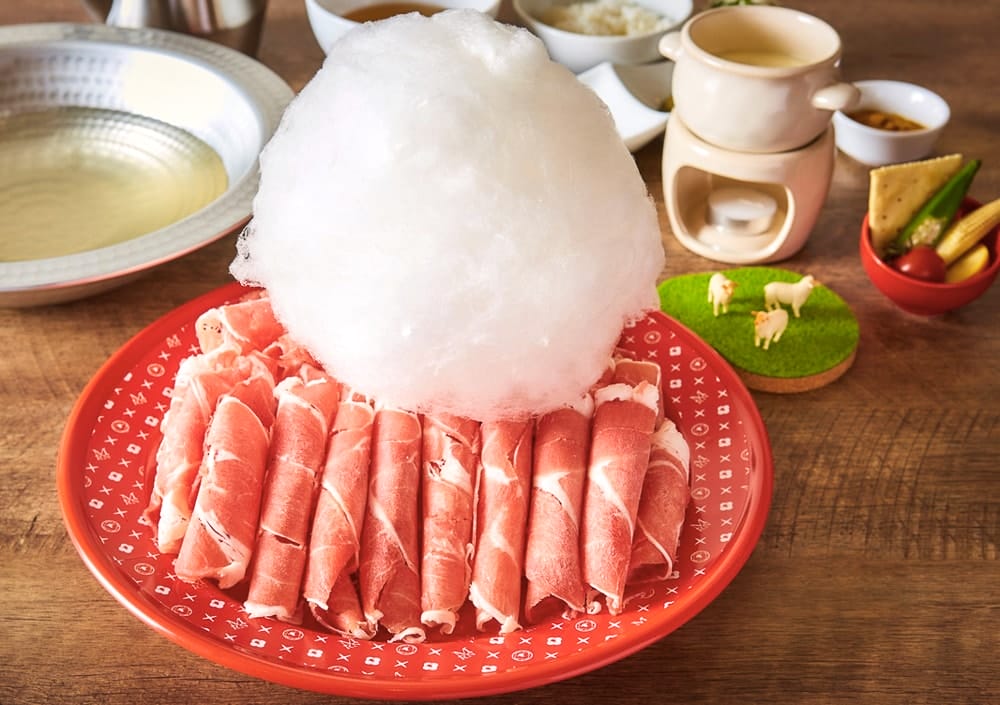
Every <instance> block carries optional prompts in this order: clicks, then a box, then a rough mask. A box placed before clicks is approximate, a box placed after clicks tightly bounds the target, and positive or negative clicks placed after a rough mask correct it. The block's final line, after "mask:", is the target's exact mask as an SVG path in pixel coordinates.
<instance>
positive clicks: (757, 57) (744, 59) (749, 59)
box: [716, 50, 809, 68]
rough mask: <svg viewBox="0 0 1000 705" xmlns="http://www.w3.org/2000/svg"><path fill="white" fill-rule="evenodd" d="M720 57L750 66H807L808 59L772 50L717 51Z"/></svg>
mask: <svg viewBox="0 0 1000 705" xmlns="http://www.w3.org/2000/svg"><path fill="white" fill-rule="evenodd" d="M716 56H718V57H719V58H720V59H725V60H726V61H732V62H734V63H737V64H747V65H748V66H765V67H768V68H788V67H793V66H805V65H806V64H808V63H809V62H808V61H805V60H803V59H799V58H798V57H795V56H792V55H790V54H785V53H783V52H780V51H771V50H749V51H742V50H741V51H722V52H718V53H716Z"/></svg>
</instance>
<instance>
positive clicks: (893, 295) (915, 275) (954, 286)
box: [860, 198, 1000, 316]
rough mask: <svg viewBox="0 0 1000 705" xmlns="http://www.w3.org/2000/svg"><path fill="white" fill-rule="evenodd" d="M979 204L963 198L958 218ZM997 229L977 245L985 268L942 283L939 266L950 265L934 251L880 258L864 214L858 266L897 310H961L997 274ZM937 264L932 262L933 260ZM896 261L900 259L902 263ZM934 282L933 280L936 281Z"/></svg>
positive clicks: (999, 267) (921, 312)
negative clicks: (983, 252)
mask: <svg viewBox="0 0 1000 705" xmlns="http://www.w3.org/2000/svg"><path fill="white" fill-rule="evenodd" d="M981 206H982V204H981V203H980V202H979V201H976V200H975V199H972V198H965V199H964V201H963V203H962V207H961V209H960V212H959V216H960V218H964V217H965V216H967V215H970V214H971V213H973V212H974V211H976V210H978V209H979V208H980V207H981ZM998 234H1000V227H993V228H991V229H990V230H989V232H988V233H987V234H986V235H985V236H984V237H982V238H981V239H980V240H979V241H978V242H979V243H981V244H982V245H984V246H985V247H986V250H987V253H988V255H989V257H988V261H987V264H986V266H985V268H983V269H982V270H980V271H979V272H978V273H976V274H973V275H972V276H969V277H968V278H966V279H964V280H962V281H956V282H949V281H944V279H945V277H944V276H941V271H940V269H939V268H940V267H942V266H943V265H944V264H950V262H948V260H947V258H942V257H941V255H940V253H939V252H938V251H936V250H935V249H934V248H930V247H927V248H925V249H927V250H929V252H917V253H914V250H917V249H919V248H912V249H911V250H910V251H909V252H907V253H906V254H905V255H902V256H900V257H898V258H896V260H895V261H893V260H890V261H885V260H883V259H881V258H880V257H879V256H878V255H877V254H876V252H875V250H874V248H873V246H872V240H871V231H870V229H869V224H868V214H867V213H866V214H865V218H864V220H863V221H862V224H861V241H860V255H861V264H862V266H863V267H864V269H865V273H866V274H867V275H868V278H869V279H871V281H872V283H873V284H874V285H875V288H877V289H878V290H879V291H881V292H882V293H883V294H884V295H885V296H886V297H887V298H888V299H890V300H891V301H892V302H893V303H895V304H896V305H897V306H898V307H899V308H901V309H903V310H904V311H906V312H908V313H913V314H917V315H921V316H934V315H940V314H943V313H946V312H948V311H952V310H955V309H957V308H961V307H962V306H965V305H967V304H969V303H971V302H973V301H975V300H976V299H978V298H979V297H980V296H982V295H983V293H984V292H986V290H987V289H989V288H990V286H991V285H992V284H993V282H994V281H995V280H996V278H997V274H998V273H1000V259H998V256H997V237H998ZM904 257H906V258H907V259H906V260H903V258H904ZM935 257H936V258H937V260H939V261H933V258H935ZM900 260H903V261H902V262H901V261H900ZM921 275H924V276H923V277H921ZM934 279H937V280H936V281H935V280H934Z"/></svg>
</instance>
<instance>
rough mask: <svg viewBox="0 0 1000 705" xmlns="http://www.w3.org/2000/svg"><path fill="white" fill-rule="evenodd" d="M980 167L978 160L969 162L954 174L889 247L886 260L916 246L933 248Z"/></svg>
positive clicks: (953, 218) (948, 224) (949, 223)
mask: <svg viewBox="0 0 1000 705" xmlns="http://www.w3.org/2000/svg"><path fill="white" fill-rule="evenodd" d="M980 163H981V162H980V160H979V159H972V160H970V161H969V162H968V163H967V164H966V165H965V166H963V167H962V168H961V169H959V170H958V171H957V172H955V174H954V176H952V177H951V178H950V179H948V181H946V182H945V184H944V186H942V187H941V188H940V189H938V191H937V193H935V194H934V195H933V196H931V198H930V200H929V201H927V203H925V204H924V205H923V207H922V208H921V209H920V210H919V211H917V213H916V215H914V216H913V218H911V219H910V222H909V223H907V224H906V225H905V226H903V229H902V230H900V231H899V235H897V236H896V239H895V240H893V241H892V242H891V243H889V246H888V247H887V248H886V254H887V256H890V257H892V256H898V255H901V254H903V253H904V252H907V251H908V250H909V249H910V248H911V247H915V246H916V245H928V246H930V247H934V246H935V245H936V244H937V243H938V241H939V240H940V239H941V237H942V235H944V232H945V230H947V229H948V226H950V225H951V223H952V221H953V220H955V214H956V213H958V209H959V206H961V205H962V200H963V199H964V198H965V194H966V193H967V192H968V190H969V186H970V185H971V184H972V178H973V177H974V176H975V175H976V172H977V171H978V170H979V165H980Z"/></svg>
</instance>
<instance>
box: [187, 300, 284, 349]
mask: <svg viewBox="0 0 1000 705" xmlns="http://www.w3.org/2000/svg"><path fill="white" fill-rule="evenodd" d="M284 333H285V329H284V326H282V325H281V323H279V322H278V319H277V318H275V316H274V311H273V310H272V308H271V300H270V299H269V298H268V297H267V295H266V293H264V292H263V291H258V292H254V293H252V294H250V295H248V296H246V297H244V298H243V299H241V300H240V301H238V302H236V303H231V304H225V305H223V306H218V307H216V308H212V309H209V310H208V311H205V312H204V313H203V314H201V315H200V316H198V319H197V320H196V321H195V334H196V335H197V336H198V345H199V346H200V347H201V349H202V351H204V352H208V351H210V350H214V349H216V348H219V347H231V348H234V349H235V350H237V351H239V352H240V353H242V354H246V353H248V352H251V351H257V352H260V351H262V350H264V349H265V348H266V347H267V346H268V345H270V344H271V343H272V342H273V341H275V340H276V339H277V338H278V337H279V336H280V335H282V334H284Z"/></svg>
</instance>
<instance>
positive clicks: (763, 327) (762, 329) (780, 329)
mask: <svg viewBox="0 0 1000 705" xmlns="http://www.w3.org/2000/svg"><path fill="white" fill-rule="evenodd" d="M750 313H751V314H753V344H754V347H758V348H759V347H760V341H761V340H763V341H764V349H765V350H767V349H768V348H769V347H770V346H771V341H772V340H773V341H774V342H775V343H777V342H778V341H779V340H781V334H782V333H784V332H785V328H786V327H787V326H788V311H786V310H785V309H783V308H776V309H774V310H773V311H751V312H750Z"/></svg>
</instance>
